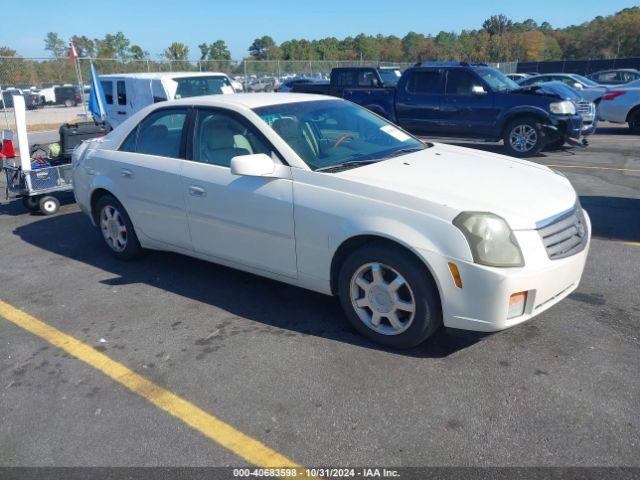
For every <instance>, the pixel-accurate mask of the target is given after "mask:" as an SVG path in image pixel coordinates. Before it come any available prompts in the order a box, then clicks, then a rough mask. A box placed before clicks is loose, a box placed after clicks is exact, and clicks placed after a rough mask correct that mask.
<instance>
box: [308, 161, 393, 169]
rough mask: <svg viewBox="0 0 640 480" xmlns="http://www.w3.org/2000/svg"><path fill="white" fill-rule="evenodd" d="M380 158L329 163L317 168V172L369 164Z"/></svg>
mask: <svg viewBox="0 0 640 480" xmlns="http://www.w3.org/2000/svg"><path fill="white" fill-rule="evenodd" d="M379 161H380V160H351V161H349V162H343V163H337V164H335V165H327V166H326V167H320V168H316V170H315V171H316V172H331V171H332V170H346V169H348V168H356V167H361V166H363V165H369V164H371V163H376V162H379Z"/></svg>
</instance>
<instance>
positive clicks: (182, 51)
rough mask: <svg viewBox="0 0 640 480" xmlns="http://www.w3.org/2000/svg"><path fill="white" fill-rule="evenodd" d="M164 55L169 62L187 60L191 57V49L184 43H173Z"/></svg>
mask: <svg viewBox="0 0 640 480" xmlns="http://www.w3.org/2000/svg"><path fill="white" fill-rule="evenodd" d="M162 54H163V56H164V58H166V59H167V60H187V59H188V57H189V47H187V46H186V45H185V44H184V43H180V42H173V43H172V44H171V45H169V46H168V47H167V48H166V49H165V51H164V52H163V53H162Z"/></svg>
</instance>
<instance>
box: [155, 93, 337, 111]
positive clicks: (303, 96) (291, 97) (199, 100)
mask: <svg viewBox="0 0 640 480" xmlns="http://www.w3.org/2000/svg"><path fill="white" fill-rule="evenodd" d="M318 100H320V101H322V100H324V101H329V100H338V99H337V98H336V97H330V96H327V95H313V94H307V93H234V94H232V95H203V96H200V97H188V98H182V99H180V100H172V101H171V103H172V104H176V105H179V104H188V105H197V106H212V107H224V106H240V107H245V108H250V109H253V108H259V107H266V106H269V105H284V104H287V103H297V102H313V101H318ZM163 103H165V102H163Z"/></svg>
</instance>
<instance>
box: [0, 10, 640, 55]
mask: <svg viewBox="0 0 640 480" xmlns="http://www.w3.org/2000/svg"><path fill="white" fill-rule="evenodd" d="M639 4H640V2H638V1H629V0H626V1H620V0H608V1H606V2H603V1H602V0H579V1H577V2H575V1H572V2H570V1H566V0H564V1H559V0H535V1H504V0H503V1H496V0H476V1H456V0H449V1H442V0H439V1H428V0H422V1H420V0H402V1H397V0H396V1H393V0H312V1H305V0H293V1H291V0H271V1H265V0H261V1H259V0H239V1H236V0H210V1H202V0H200V1H198V0H173V1H171V2H167V1H162V0H155V1H153V0H128V1H121V0H104V1H99V2H97V1H87V2H80V1H75V2H65V1H63V2H60V1H52V0H49V1H46V0H28V1H27V2H26V3H25V5H24V8H19V9H17V10H16V9H13V10H14V13H15V15H14V16H13V18H10V19H9V18H6V17H5V18H4V19H3V26H2V28H0V46H4V45H6V46H10V47H12V48H14V49H16V50H18V53H19V54H20V55H23V56H46V52H45V51H44V48H43V46H44V41H43V38H44V36H45V34H46V32H47V31H49V30H52V31H55V32H57V33H59V34H60V35H61V36H62V37H63V38H65V39H66V38H68V37H70V36H71V35H73V34H78V35H86V36H88V37H90V38H94V37H102V36H103V35H104V34H105V33H116V32H117V31H122V32H124V33H125V35H127V36H128V37H129V38H130V39H131V41H132V43H137V44H139V45H140V46H141V47H142V48H143V49H145V50H147V51H149V52H150V53H151V55H152V57H153V58H156V57H157V55H159V54H160V53H161V52H162V50H164V48H166V46H167V45H168V44H169V43H171V42H172V41H180V42H184V43H186V44H187V45H189V48H190V56H191V57H193V58H196V57H197V56H198V54H199V50H198V47H197V46H198V44H199V43H202V42H203V41H206V42H207V43H211V42H213V41H215V40H217V39H223V40H225V41H226V42H227V45H228V46H229V48H230V50H231V53H232V55H233V58H241V57H243V56H245V55H247V48H248V47H249V45H250V44H251V42H252V41H253V39H254V38H256V37H258V36H262V35H263V34H269V35H271V36H272V37H273V38H274V39H275V40H276V42H278V43H280V42H282V41H284V40H288V39H291V38H308V39H315V38H322V37H326V36H334V37H338V38H343V37H345V36H349V35H356V34H358V33H360V32H364V33H367V34H377V33H382V34H385V35H390V34H394V35H397V36H400V37H402V36H403V35H404V34H406V33H407V32H409V31H411V30H413V31H416V32H421V33H425V34H427V33H434V34H435V33H438V32H439V31H440V30H445V31H460V30H462V29H465V28H466V29H472V28H479V27H480V26H481V24H482V22H483V21H484V19H486V18H487V17H489V16H491V15H493V14H496V13H504V14H505V15H507V16H508V17H509V18H511V19H513V20H516V21H522V20H525V19H526V18H533V19H535V20H536V21H538V22H539V23H541V22H543V21H545V20H546V21H548V22H550V23H551V24H552V25H553V26H554V27H556V26H557V27H564V26H567V25H573V24H579V23H582V22H584V21H587V20H590V19H592V18H593V17H595V16H597V15H603V16H604V15H609V14H612V13H615V12H617V11H619V10H622V9H623V8H625V7H631V6H634V5H639ZM71 5H75V6H76V7H75V8H73V9H72V8H71ZM107 8H108V11H107ZM32 13H33V14H35V15H32ZM34 19H38V20H34Z"/></svg>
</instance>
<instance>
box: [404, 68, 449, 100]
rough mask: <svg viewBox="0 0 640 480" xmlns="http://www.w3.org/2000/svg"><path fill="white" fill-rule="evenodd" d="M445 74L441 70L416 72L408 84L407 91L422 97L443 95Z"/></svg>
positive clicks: (412, 74)
mask: <svg viewBox="0 0 640 480" xmlns="http://www.w3.org/2000/svg"><path fill="white" fill-rule="evenodd" d="M442 77H443V74H442V72H441V71H439V70H423V71H414V72H413V73H411V77H409V81H408V82H407V91H408V92H409V93H417V94H422V95H430V94H431V95H438V94H442V93H443V82H442Z"/></svg>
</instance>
